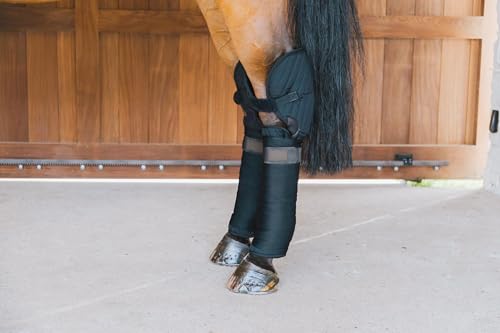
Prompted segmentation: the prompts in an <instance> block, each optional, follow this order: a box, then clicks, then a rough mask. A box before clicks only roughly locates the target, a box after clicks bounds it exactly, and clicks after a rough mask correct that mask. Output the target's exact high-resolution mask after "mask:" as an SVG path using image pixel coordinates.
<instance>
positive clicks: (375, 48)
mask: <svg viewBox="0 0 500 333" xmlns="http://www.w3.org/2000/svg"><path fill="white" fill-rule="evenodd" d="M358 10H359V15H380V16H382V15H385V14H386V1H385V0H358ZM365 52H366V61H365V67H366V69H365V70H366V73H365V74H366V77H365V80H364V81H363V82H362V83H358V85H357V89H356V94H357V95H356V106H357V112H356V115H355V128H354V142H355V143H358V144H378V143H380V141H381V135H382V126H381V119H382V96H383V87H384V83H383V82H384V81H383V79H384V53H385V49H384V40H383V39H366V40H365Z"/></svg>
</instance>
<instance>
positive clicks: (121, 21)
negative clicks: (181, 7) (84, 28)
mask: <svg viewBox="0 0 500 333" xmlns="http://www.w3.org/2000/svg"><path fill="white" fill-rule="evenodd" d="M99 30H100V31H102V32H136V33H153V34H169V33H207V32H208V29H207V25H206V23H205V20H204V18H203V16H202V15H201V13H199V12H195V11H156V10H147V11H146V10H109V9H108V10H101V11H100V13H99Z"/></svg>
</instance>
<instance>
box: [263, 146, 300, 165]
mask: <svg viewBox="0 0 500 333" xmlns="http://www.w3.org/2000/svg"><path fill="white" fill-rule="evenodd" d="M301 155H302V149H301V148H300V147H265V148H264V163H266V164H297V163H300V161H301Z"/></svg>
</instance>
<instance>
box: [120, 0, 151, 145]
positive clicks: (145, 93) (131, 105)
mask: <svg viewBox="0 0 500 333" xmlns="http://www.w3.org/2000/svg"><path fill="white" fill-rule="evenodd" d="M119 7H120V8H121V9H147V8H148V1H147V0H120V1H119ZM118 63H119V73H118V82H119V102H120V109H119V110H120V111H119V112H120V142H132V143H140V142H148V136H149V105H148V100H149V75H148V69H149V44H148V36H143V35H138V34H131V33H120V37H119V47H118Z"/></svg>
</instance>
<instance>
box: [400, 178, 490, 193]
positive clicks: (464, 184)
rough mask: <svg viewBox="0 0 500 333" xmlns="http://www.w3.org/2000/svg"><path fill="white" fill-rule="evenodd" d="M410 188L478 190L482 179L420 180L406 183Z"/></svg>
mask: <svg viewBox="0 0 500 333" xmlns="http://www.w3.org/2000/svg"><path fill="white" fill-rule="evenodd" d="M406 184H407V185H408V186H412V187H435V188H463V189H472V190H478V189H481V188H483V186H484V181H483V180H482V179H422V180H420V181H410V180H409V181H407V182H406Z"/></svg>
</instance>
